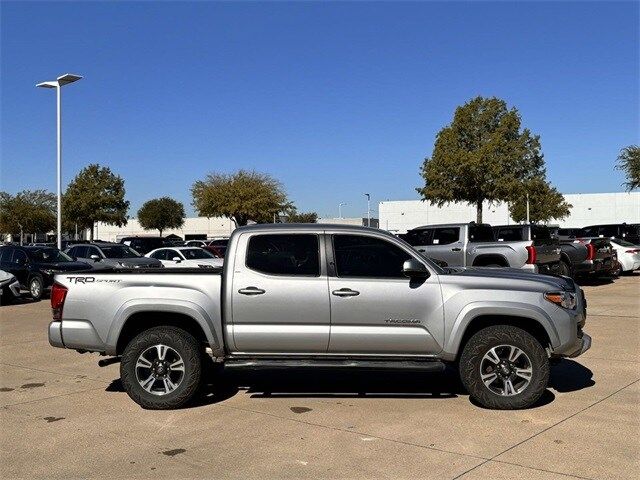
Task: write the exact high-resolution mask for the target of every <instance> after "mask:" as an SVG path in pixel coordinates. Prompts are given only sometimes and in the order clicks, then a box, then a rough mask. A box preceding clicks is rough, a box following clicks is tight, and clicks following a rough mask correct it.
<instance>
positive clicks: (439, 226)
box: [411, 222, 491, 230]
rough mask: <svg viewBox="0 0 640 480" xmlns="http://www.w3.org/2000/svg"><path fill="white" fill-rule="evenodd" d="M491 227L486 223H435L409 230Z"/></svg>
mask: <svg viewBox="0 0 640 480" xmlns="http://www.w3.org/2000/svg"><path fill="white" fill-rule="evenodd" d="M466 226H471V227H491V225H489V224H488V223H476V222H467V223H462V222H461V223H437V224H432V225H421V226H419V227H415V228H412V229H411V230H419V229H421V228H450V227H466Z"/></svg>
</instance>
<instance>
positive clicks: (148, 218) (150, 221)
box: [138, 197, 185, 236]
mask: <svg viewBox="0 0 640 480" xmlns="http://www.w3.org/2000/svg"><path fill="white" fill-rule="evenodd" d="M184 217H185V214H184V205H183V204H182V203H180V202H178V201H176V200H174V199H173V198H169V197H161V198H154V199H153V200H149V201H147V202H145V203H144V205H142V207H141V208H140V210H138V222H140V225H142V228H144V229H145V230H158V231H159V232H160V236H162V231H163V230H166V229H167V228H180V227H181V226H182V225H184Z"/></svg>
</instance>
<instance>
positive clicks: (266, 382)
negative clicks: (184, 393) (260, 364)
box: [106, 359, 595, 408]
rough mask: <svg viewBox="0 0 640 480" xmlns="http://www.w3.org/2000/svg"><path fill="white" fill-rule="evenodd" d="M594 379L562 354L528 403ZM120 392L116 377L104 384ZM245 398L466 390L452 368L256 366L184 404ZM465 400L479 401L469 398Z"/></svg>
mask: <svg viewBox="0 0 640 480" xmlns="http://www.w3.org/2000/svg"><path fill="white" fill-rule="evenodd" d="M593 385H595V381H594V380H593V372H592V371H591V370H589V369H588V368H586V367H584V366H583V365H581V364H580V363H578V362H575V361H573V360H569V359H562V360H560V361H559V362H556V363H555V364H553V365H552V366H551V376H550V379H549V388H548V389H547V390H546V391H545V393H544V394H543V396H542V398H541V399H540V400H539V401H538V402H537V403H536V404H535V405H534V406H533V407H531V408H539V407H542V406H544V405H548V404H550V403H551V402H553V401H554V400H555V398H556V396H555V394H554V392H553V391H556V392H559V393H568V392H574V391H578V390H582V389H584V388H589V387H591V386H593ZM106 391H108V392H124V388H123V387H122V383H121V382H120V379H116V380H114V381H112V382H111V384H110V385H109V386H108V387H107V388H106ZM241 391H244V392H246V393H247V394H248V395H249V396H250V398H359V397H367V398H398V399H400V398H421V399H443V398H456V397H458V396H468V394H467V392H466V391H465V389H464V387H463V386H462V383H461V382H460V379H459V377H458V373H457V372H456V371H455V370H454V369H453V368H447V370H446V371H445V372H443V373H417V372H402V371H371V370H361V371H353V370H351V371H348V370H344V371H341V370H320V369H313V370H312V369H302V368H301V369H295V370H262V371H259V372H249V371H245V372H224V371H223V372H216V373H215V374H214V375H212V376H208V377H207V378H206V381H205V384H204V386H203V388H202V392H201V394H200V395H199V396H198V397H197V398H196V399H195V400H194V401H193V402H191V403H190V404H189V405H188V406H187V407H186V408H194V407H202V406H206V405H212V404H216V403H220V402H224V401H225V400H228V399H230V398H232V397H234V396H235V395H237V394H238V393H239V392H241ZM470 401H471V403H473V404H474V405H476V406H478V407H479V408H482V407H480V406H479V405H477V404H476V402H474V401H473V400H470Z"/></svg>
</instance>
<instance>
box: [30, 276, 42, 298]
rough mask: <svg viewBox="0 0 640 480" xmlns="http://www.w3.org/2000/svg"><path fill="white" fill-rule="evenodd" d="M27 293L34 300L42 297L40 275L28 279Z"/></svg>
mask: <svg viewBox="0 0 640 480" xmlns="http://www.w3.org/2000/svg"><path fill="white" fill-rule="evenodd" d="M28 287H29V295H31V298H33V299H34V300H40V299H41V298H42V292H43V290H44V283H43V281H42V277H41V276H40V275H34V276H33V277H31V279H30V280H29V285H28Z"/></svg>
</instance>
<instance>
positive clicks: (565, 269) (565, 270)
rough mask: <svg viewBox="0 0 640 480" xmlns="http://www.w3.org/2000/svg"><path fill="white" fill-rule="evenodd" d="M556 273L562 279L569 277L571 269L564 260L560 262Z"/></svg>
mask: <svg viewBox="0 0 640 480" xmlns="http://www.w3.org/2000/svg"><path fill="white" fill-rule="evenodd" d="M558 273H559V274H560V275H562V276H564V277H570V276H571V267H570V266H569V264H568V263H567V262H565V261H564V260H562V261H560V264H559V265H558Z"/></svg>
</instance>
